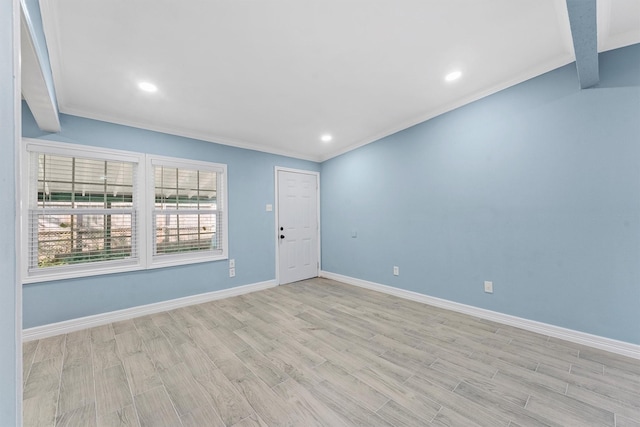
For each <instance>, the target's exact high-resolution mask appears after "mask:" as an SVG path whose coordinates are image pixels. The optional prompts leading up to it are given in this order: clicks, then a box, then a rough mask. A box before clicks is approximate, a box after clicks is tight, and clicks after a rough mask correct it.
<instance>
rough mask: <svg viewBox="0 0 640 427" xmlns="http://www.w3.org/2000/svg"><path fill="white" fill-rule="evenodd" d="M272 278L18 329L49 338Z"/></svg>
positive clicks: (252, 288) (252, 287) (255, 287)
mask: <svg viewBox="0 0 640 427" xmlns="http://www.w3.org/2000/svg"><path fill="white" fill-rule="evenodd" d="M277 285H278V284H277V282H276V281H275V280H267V281H265V282H258V283H253V284H249V285H243V286H236V287H235V288H229V289H222V290H220V291H213V292H207V293H204V294H198V295H191V296H188V297H183V298H176V299H172V300H168V301H161V302H156V303H153V304H146V305H140V306H137V307H131V308H125V309H123V310H117V311H110V312H108V313H101V314H95V315H92V316H86V317H80V318H77V319H71V320H65V321H63V322H57V323H50V324H48V325H42V326H36V327H33V328H29V329H24V330H23V331H22V340H23V341H24V342H27V341H33V340H38V339H42V338H47V337H52V336H54V335H60V334H68V333H70V332H74V331H79V330H81V329H86V328H93V327H95V326H100V325H106V324H108V323H112V322H118V321H120V320H127V319H132V318H134V317H140V316H146V315H148V314H154V313H159V312H162V311H168V310H173V309H176V308H180V307H186V306H188V305H194V304H202V303H205V302H209V301H214V300H218V299H223V298H230V297H235V296H238V295H244V294H248V293H251V292H256V291H261V290H264V289H269V288H273V287H275V286H277Z"/></svg>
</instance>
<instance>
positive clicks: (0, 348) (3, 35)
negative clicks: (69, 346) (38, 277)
mask: <svg viewBox="0 0 640 427" xmlns="http://www.w3.org/2000/svg"><path fill="white" fill-rule="evenodd" d="M15 6H16V4H15V3H14V2H13V1H1V2H0V153H2V154H1V155H0V189H2V194H3V198H2V203H0V242H2V243H1V244H0V343H2V345H0V425H6V426H14V425H18V423H19V420H20V419H21V410H20V408H21V402H22V396H21V394H22V393H21V388H20V387H19V384H20V380H19V378H21V376H22V372H21V370H20V365H19V361H20V360H21V359H22V356H21V355H22V347H21V346H20V345H19V340H18V338H17V337H18V331H20V324H19V320H18V319H19V313H20V309H19V306H18V301H19V298H20V291H19V287H18V280H17V276H16V267H15V265H16V256H15V250H16V246H15V242H16V217H15V212H16V202H15V198H16V191H15V189H16V186H15V183H16V182H15V176H16V175H15V172H16V169H15V153H16V150H15V139H16V133H17V131H16V126H15V124H16V117H19V114H20V112H19V110H18V108H19V107H18V104H17V97H18V96H19V94H18V93H16V90H15V89H16V83H14V74H15V73H14V67H15V65H16V61H17V60H18V57H17V55H16V53H17V52H15V51H14V48H13V47H14V34H13V31H14V28H15V25H17V23H14V22H13V17H14V16H15V15H14V13H18V10H17V9H14V7H15Z"/></svg>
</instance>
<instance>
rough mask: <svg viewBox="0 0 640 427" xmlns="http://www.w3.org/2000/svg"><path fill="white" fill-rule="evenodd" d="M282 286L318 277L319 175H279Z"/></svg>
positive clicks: (282, 173) (281, 171)
mask: <svg viewBox="0 0 640 427" xmlns="http://www.w3.org/2000/svg"><path fill="white" fill-rule="evenodd" d="M277 186H278V220H277V227H278V235H277V236H278V237H277V238H278V264H279V265H278V273H279V275H278V277H279V282H280V284H281V285H282V284H285V283H291V282H297V281H299V280H304V279H309V278H311V277H317V276H318V268H319V256H318V255H319V254H318V239H319V237H318V234H319V227H318V175H317V174H316V173H313V172H309V173H304V172H297V171H296V172H293V171H286V170H278V171H277Z"/></svg>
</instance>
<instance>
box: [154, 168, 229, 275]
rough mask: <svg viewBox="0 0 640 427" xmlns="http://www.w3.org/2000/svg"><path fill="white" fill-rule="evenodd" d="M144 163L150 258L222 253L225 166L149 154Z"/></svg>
mask: <svg viewBox="0 0 640 427" xmlns="http://www.w3.org/2000/svg"><path fill="white" fill-rule="evenodd" d="M149 163H150V167H149V169H150V172H149V175H150V180H151V181H152V183H153V185H152V187H153V195H152V196H153V201H152V206H153V211H152V218H151V223H152V224H153V226H152V228H153V248H152V254H153V256H152V258H153V263H154V264H164V263H173V262H175V261H176V260H177V261H180V260H189V259H190V260H194V259H200V258H209V259H216V258H225V257H226V251H225V248H226V244H225V236H226V233H225V232H224V231H223V230H224V227H223V226H224V225H226V215H225V209H224V198H223V195H224V190H223V189H224V188H225V186H224V179H225V175H226V166H225V165H220V164H215V163H205V162H194V161H185V160H181V159H172V158H167V157H151V156H150V162H149Z"/></svg>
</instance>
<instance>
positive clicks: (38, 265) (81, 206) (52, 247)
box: [28, 148, 139, 273]
mask: <svg viewBox="0 0 640 427" xmlns="http://www.w3.org/2000/svg"><path fill="white" fill-rule="evenodd" d="M62 151H64V150H62ZM29 157H30V167H29V178H28V179H29V192H28V194H29V202H28V204H29V211H28V234H29V235H28V248H29V253H28V271H29V272H31V273H34V272H38V271H42V270H58V271H59V270H65V269H67V270H69V269H71V270H73V269H79V268H83V266H86V265H87V264H92V265H94V264H96V263H108V264H110V265H112V264H131V263H137V262H138V258H139V251H138V241H137V235H138V234H137V227H138V225H137V218H138V213H137V212H138V195H137V185H136V184H135V183H136V174H137V164H136V163H135V162H133V161H127V160H122V159H108V158H91V157H84V156H82V155H78V156H75V155H72V154H71V153H68V152H67V153H64V152H63V153H62V154H59V153H50V152H42V151H38V150H37V148H36V149H35V150H32V151H30V152H29ZM92 268H93V267H92Z"/></svg>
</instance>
